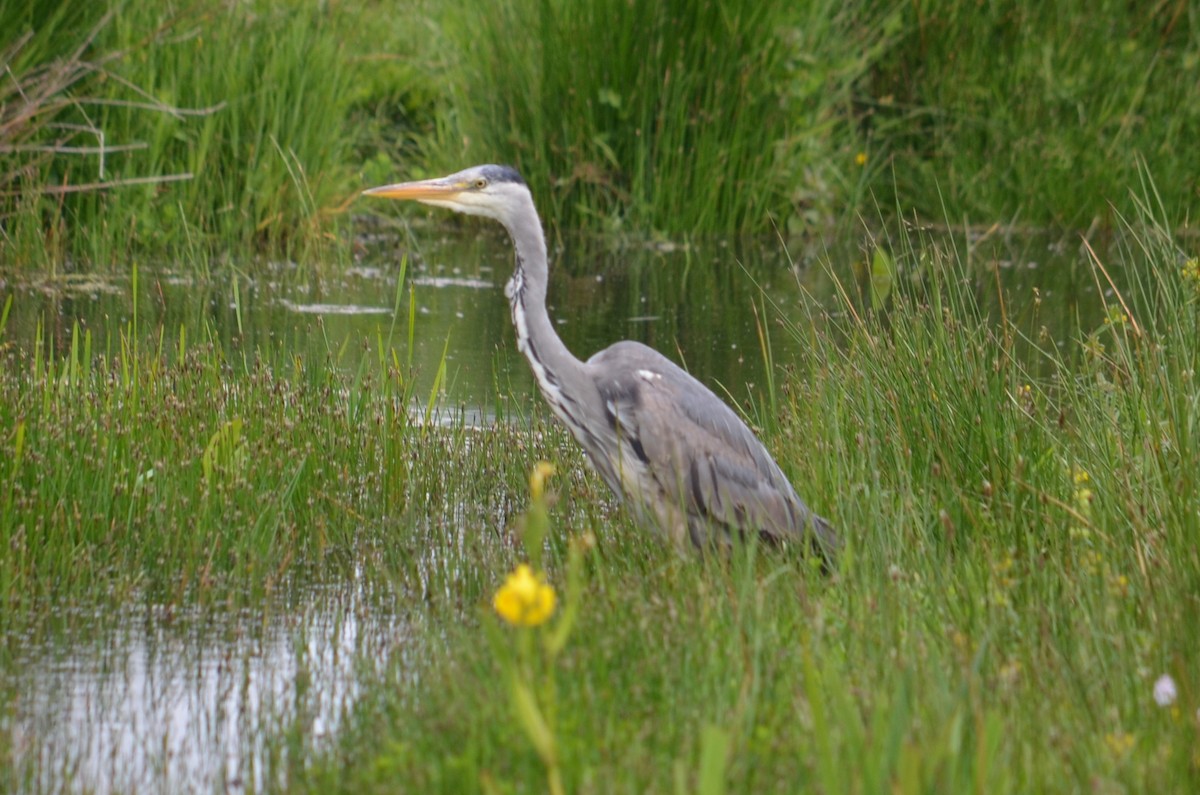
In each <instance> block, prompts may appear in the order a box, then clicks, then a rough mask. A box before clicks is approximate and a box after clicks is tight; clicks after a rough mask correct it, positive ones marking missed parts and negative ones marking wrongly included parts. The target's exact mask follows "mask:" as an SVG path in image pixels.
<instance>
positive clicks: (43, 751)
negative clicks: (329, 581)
mask: <svg viewBox="0 0 1200 795" xmlns="http://www.w3.org/2000/svg"><path fill="white" fill-rule="evenodd" d="M381 601H386V600H381V599H380V598H379V595H378V594H372V593H369V592H367V591H365V590H364V589H363V588H362V587H360V586H358V585H356V584H354V583H350V584H346V583H341V584H335V585H329V586H314V585H307V586H303V587H298V588H295V589H292V592H291V593H290V594H287V595H286V596H284V595H281V596H278V597H276V598H273V599H271V600H268V601H267V602H266V603H264V604H262V605H260V606H258V607H256V608H254V609H252V610H250V609H247V610H242V611H239V612H233V613H225V612H219V611H208V612H204V613H196V614H186V613H184V614H177V613H174V612H173V611H166V610H162V609H158V608H155V607H153V606H150V607H146V606H139V607H133V608H130V609H128V610H125V611H122V612H120V613H119V614H117V615H115V616H114V615H111V614H104V615H97V616H96V617H95V620H96V621H97V622H100V623H102V624H103V625H104V628H103V629H102V630H101V631H97V630H96V628H95V627H93V626H90V625H89V624H90V622H89V621H87V620H84V621H76V622H72V628H70V629H67V630H65V631H64V632H63V633H61V634H56V635H55V636H54V637H53V638H48V639H44V640H43V641H42V642H39V643H25V644H18V645H17V648H16V649H15V654H16V656H15V658H14V659H13V660H11V661H10V664H9V665H8V666H6V667H5V670H3V671H2V672H0V683H2V685H3V687H2V690H0V692H3V693H6V694H9V695H8V699H9V703H8V704H7V705H6V708H5V710H4V713H3V714H4V719H3V722H2V723H0V725H2V726H3V729H4V730H3V733H4V734H7V735H8V737H7V738H6V741H7V742H8V743H9V746H10V751H9V756H10V759H9V760H8V761H9V763H10V765H11V768H10V770H9V771H8V772H7V773H5V774H3V775H0V782H3V781H5V779H7V785H8V786H7V787H5V788H6V789H8V788H12V789H15V790H16V791H30V792H61V791H81V792H98V793H107V792H201V791H229V790H240V789H250V790H261V789H262V788H263V786H264V785H265V784H267V783H269V782H272V781H274V780H276V779H278V778H279V777H280V776H281V775H282V772H283V770H282V762H283V760H284V757H285V755H286V751H285V749H283V748H281V747H280V744H282V743H284V742H285V741H286V739H287V738H288V737H289V736H290V737H296V736H299V737H300V738H302V739H303V741H304V743H305V745H308V746H309V747H312V746H319V745H320V744H321V743H322V742H324V741H325V740H327V739H328V738H330V737H331V736H332V733H333V732H334V731H335V730H336V728H337V726H338V723H339V720H340V719H341V717H342V716H343V715H344V714H345V712H346V710H347V709H348V708H349V707H350V706H351V704H352V703H353V701H354V699H355V697H356V696H357V694H358V690H359V683H360V682H361V681H362V677H363V676H364V674H365V673H366V672H369V671H372V670H379V666H382V665H383V664H384V663H385V661H387V660H389V659H394V658H395V656H396V655H397V654H399V653H400V652H401V651H402V647H403V644H404V641H405V638H406V632H405V629H404V624H403V622H402V621H401V620H400V619H399V618H398V617H397V616H396V615H395V611H394V609H380V607H379V604H380V602H381ZM0 745H3V743H0Z"/></svg>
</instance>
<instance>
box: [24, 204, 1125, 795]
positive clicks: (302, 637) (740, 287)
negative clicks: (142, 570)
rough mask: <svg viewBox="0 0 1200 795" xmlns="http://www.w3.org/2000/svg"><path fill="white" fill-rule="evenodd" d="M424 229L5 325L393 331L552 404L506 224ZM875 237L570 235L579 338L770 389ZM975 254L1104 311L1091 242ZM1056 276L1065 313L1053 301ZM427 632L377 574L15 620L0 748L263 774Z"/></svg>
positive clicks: (377, 340) (860, 273) (559, 316)
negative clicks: (837, 241)
mask: <svg viewBox="0 0 1200 795" xmlns="http://www.w3.org/2000/svg"><path fill="white" fill-rule="evenodd" d="M422 237H427V238H428V239H429V240H432V241H434V242H425V243H424V244H423V248H421V249H420V250H418V251H416V252H415V254H414V261H413V262H412V264H411V266H410V269H409V280H408V282H407V283H406V284H403V285H401V284H399V279H398V277H399V266H398V254H397V252H398V251H399V250H400V248H401V246H400V244H399V242H398V241H396V240H394V239H388V238H377V239H373V240H369V239H368V240H364V242H363V245H362V252H363V253H362V257H361V259H360V261H359V262H358V263H357V264H356V265H355V266H354V267H351V268H348V269H346V270H344V271H332V270H331V269H325V271H326V272H325V273H324V274H323V275H321V276H314V275H311V274H308V273H306V272H302V270H301V269H299V268H296V267H294V266H291V265H286V264H284V265H277V266H275V267H272V268H270V269H267V271H266V274H265V275H264V276H259V277H256V278H249V277H247V276H245V275H236V276H233V277H230V278H226V279H215V280H211V281H200V280H196V279H193V278H190V277H188V276H183V275H180V274H177V273H173V272H172V271H171V270H170V269H169V268H152V267H146V266H143V267H142V268H140V269H139V273H138V295H137V296H136V302H135V301H134V300H133V296H132V279H131V278H129V277H125V278H115V279H105V280H79V281H69V280H59V281H56V282H53V283H51V284H47V285H20V286H16V287H12V286H5V285H3V284H0V301H3V299H4V297H5V293H6V292H16V294H17V296H18V297H17V300H15V302H14V305H13V309H12V314H11V317H10V318H9V322H8V328H7V330H6V332H5V339H6V341H9V342H11V343H13V344H17V345H31V344H33V340H34V339H36V338H37V335H38V333H39V332H38V329H39V326H40V327H41V329H42V330H41V335H42V338H43V339H44V340H45V345H46V346H47V348H48V352H49V353H51V354H62V353H64V352H65V351H67V350H69V346H70V344H71V338H72V329H73V327H74V326H75V325H76V324H79V325H80V327H82V328H83V329H86V330H88V331H90V333H91V335H92V340H93V350H94V351H103V350H108V351H110V352H111V351H113V350H114V347H115V346H116V345H117V344H118V342H117V340H119V334H120V333H121V332H127V333H136V334H139V335H146V336H149V337H151V338H156V337H157V335H158V334H159V333H160V332H161V333H162V334H163V336H164V338H165V339H166V340H167V341H168V344H169V341H170V340H173V339H175V338H176V336H177V335H178V333H179V330H180V329H181V328H182V329H186V333H187V335H188V338H189V340H191V341H193V342H196V341H205V340H209V341H211V342H212V343H213V344H215V345H218V346H220V347H221V348H222V349H224V350H225V352H226V354H227V355H228V356H229V357H230V358H231V359H233V360H237V359H238V358H239V357H256V356H262V357H264V358H266V359H267V360H269V361H273V362H287V361H290V360H292V359H293V358H300V359H302V360H311V359H313V358H314V357H317V358H322V359H329V360H332V361H333V362H335V364H336V365H337V366H339V367H342V368H345V369H346V370H347V371H350V372H353V371H354V369H355V368H356V367H358V364H359V362H360V361H361V359H362V357H366V356H378V355H379V353H380V349H381V348H382V349H384V350H390V351H394V352H395V355H396V356H397V358H398V359H399V360H400V361H401V362H405V361H407V360H408V359H409V358H411V361H412V364H413V365H414V367H415V371H416V373H417V374H418V375H417V378H418V384H417V386H416V389H415V393H416V394H418V395H421V396H428V395H430V393H431V391H432V386H433V384H434V375H435V373H436V371H437V368H438V363H439V362H440V361H441V360H442V357H443V355H444V356H445V360H446V363H447V377H446V381H445V385H444V393H443V394H442V395H441V396H440V397H439V396H435V398H434V399H435V400H437V401H438V402H439V403H440V405H442V406H445V407H447V408H449V409H450V410H451V412H452V413H453V414H455V415H458V416H464V417H466V418H467V419H468V421H471V422H479V423H487V422H494V421H497V417H498V416H500V417H502V416H504V414H505V411H506V409H505V407H506V406H511V405H513V404H521V405H523V406H527V405H532V404H533V402H534V401H535V400H536V395H535V391H534V385H533V383H532V379H531V376H530V374H529V371H528V367H527V365H526V364H525V362H524V361H523V360H522V359H521V358H520V356H519V355H518V354H517V352H516V350H515V342H514V339H513V331H512V328H511V324H510V319H509V314H508V305H507V302H506V301H505V299H504V297H503V286H504V282H505V281H506V280H507V278H508V276H509V273H510V267H511V253H510V250H509V249H508V246H507V241H505V240H504V239H503V238H500V237H495V236H491V235H484V236H479V237H477V236H476V227H471V231H470V232H466V233H464V232H463V230H457V231H456V232H455V233H454V234H453V235H452V239H451V240H448V241H437V240H436V235H435V234H433V233H430V234H429V235H422ZM960 245H964V246H969V245H970V241H966V242H963V243H961V244H960ZM863 248H864V246H863V245H862V244H861V242H860V241H853V240H851V241H846V242H844V243H843V244H841V247H840V248H838V249H836V250H832V251H831V250H827V249H819V250H818V251H817V254H818V255H819V257H820V258H821V259H822V260H823V261H826V262H835V263H842V264H841V265H839V266H837V268H830V267H828V266H818V265H814V264H810V260H811V257H809V258H805V257H801V258H800V264H799V265H795V264H793V263H792V262H791V261H790V260H789V259H788V258H787V257H786V256H784V254H783V253H782V251H781V250H780V248H779V246H778V245H776V244H768V245H766V246H754V245H748V246H744V247H742V248H736V249H735V248H731V247H724V246H717V247H712V248H707V249H705V248H694V249H689V248H678V247H659V248H650V247H635V248H628V249H622V250H612V249H605V250H601V251H588V250H587V249H585V248H578V247H577V248H574V249H572V250H567V251H564V252H556V253H555V254H554V260H555V261H554V264H553V272H552V283H551V288H550V293H549V303H550V305H551V314H552V317H554V318H555V322H556V324H557V328H558V331H559V333H560V335H561V336H562V337H563V338H564V340H565V341H566V343H567V345H568V346H569V347H570V348H571V350H573V351H574V352H575V353H576V354H577V355H579V356H580V357H586V356H588V355H590V354H591V353H593V352H595V351H596V350H598V349H600V348H602V347H604V346H605V345H608V344H610V343H612V342H614V341H616V340H618V339H636V340H641V341H643V342H645V343H647V344H649V345H651V346H653V347H655V348H657V349H658V350H660V351H662V352H663V353H665V354H666V355H668V356H670V357H671V358H673V359H675V360H676V361H679V362H681V363H683V364H685V366H686V367H687V368H688V369H689V370H690V371H691V372H693V373H694V374H696V375H697V377H699V378H700V379H701V380H702V381H704V382H705V383H707V384H709V385H710V386H711V387H713V388H714V390H715V391H717V392H718V394H727V395H730V396H732V398H733V399H735V400H737V401H739V402H740V401H743V400H747V399H751V400H761V397H762V391H763V388H764V383H763V382H764V374H765V370H764V355H763V350H762V344H763V343H762V340H763V339H764V338H763V337H761V336H760V330H762V331H763V332H765V334H766V337H765V339H766V340H768V341H769V344H770V349H771V355H772V357H773V358H774V361H775V362H776V363H777V364H786V363H787V362H788V361H789V360H792V359H795V358H796V357H799V356H802V355H803V351H801V350H799V347H798V346H799V345H800V344H801V343H800V342H799V341H798V340H797V339H796V338H795V337H794V336H793V335H791V334H788V333H787V332H786V330H785V329H784V328H783V325H784V324H783V323H782V322H781V321H783V320H791V321H795V322H798V323H800V324H801V325H803V324H805V323H806V322H807V317H808V312H809V311H810V310H811V309H812V308H814V307H819V306H821V305H823V306H825V307H827V308H831V310H832V311H834V312H837V311H840V307H844V303H842V299H841V297H840V296H841V295H842V293H843V290H844V291H846V292H847V293H849V294H851V295H853V296H854V297H855V299H856V300H858V299H859V298H860V297H861V290H862V288H863V285H864V283H865V281H866V279H867V277H866V275H865V270H864V268H865V266H864V265H862V264H861V263H865V262H867V261H869V260H868V259H867V258H866V257H865V256H864V254H863V253H862V249H863ZM972 257H973V260H972V262H973V263H975V264H974V265H973V269H972V272H971V273H970V274H969V275H968V278H969V279H971V282H972V286H973V290H974V292H975V294H976V296H977V299H978V301H979V303H980V305H981V307H982V308H983V309H984V311H985V312H988V313H990V314H993V315H997V314H998V312H999V309H1000V305H999V301H998V300H997V295H999V293H998V292H997V286H998V285H999V287H1000V288H1002V289H1003V291H1004V294H1005V296H1006V303H1005V307H1004V311H1005V312H1006V313H1007V314H1008V316H1009V317H1010V318H1017V319H1018V320H1019V322H1022V323H1025V324H1026V325H1027V326H1028V330H1029V333H1030V334H1031V335H1032V334H1034V333H1036V332H1037V330H1038V327H1040V326H1049V327H1050V333H1051V334H1053V335H1056V336H1057V337H1058V341H1060V342H1061V341H1062V340H1061V335H1062V333H1063V332H1062V329H1065V328H1068V327H1070V325H1071V324H1073V323H1074V322H1075V318H1077V317H1078V318H1092V321H1094V322H1095V323H1099V322H1100V321H1101V309H1100V303H1099V301H1098V300H1095V298H1094V292H1095V290H1094V287H1093V285H1092V282H1091V273H1090V271H1089V270H1088V269H1087V267H1086V264H1085V261H1084V260H1083V258H1082V256H1081V254H1080V253H1079V251H1078V248H1077V246H1076V245H1072V244H1069V243H1067V244H1064V243H1062V242H1061V241H1057V242H1056V241H1038V240H1029V239H1025V240H1020V241H1007V240H992V241H991V245H990V247H989V248H987V249H986V250H984V249H982V248H981V249H979V250H978V251H974V252H972ZM856 262H857V263H860V264H859V265H858V266H857V267H855V265H854V263H856ZM410 287H411V291H410ZM1035 289H1036V291H1037V293H1038V294H1039V295H1040V297H1041V300H1042V301H1043V303H1044V304H1045V305H1046V306H1051V307H1053V311H1047V310H1046V308H1045V306H1043V308H1042V310H1040V312H1035V311H1034V309H1033V308H1032V307H1033V301H1032V298H1033V295H1034V291H1035ZM135 306H136V313H135ZM396 307H398V308H399V311H398V312H395V311H394V309H395V308H396ZM410 310H411V311H412V312H413V314H414V317H415V319H416V328H415V335H414V339H413V341H412V346H411V348H410V347H409V341H408V331H407V318H408V316H409V312H410ZM135 315H136V329H135V326H134V322H135ZM1022 318H1024V320H1021V319H1022ZM1087 322H1089V321H1086V320H1085V325H1086V323H1087ZM414 410H420V407H419V406H418V407H414ZM80 609H81V610H86V609H85V608H80ZM407 638H408V633H407V632H406V628H405V625H404V622H403V621H402V620H401V619H400V618H399V617H398V614H397V610H396V608H395V603H394V602H393V601H392V600H391V598H390V596H389V595H388V594H386V593H379V592H376V591H373V590H371V589H368V588H366V587H365V586H364V585H363V584H362V583H361V582H358V581H357V580H355V579H350V580H347V581H345V582H334V583H314V582H306V581H303V579H302V578H299V577H297V578H296V581H294V582H293V583H291V584H290V585H289V586H288V587H287V588H283V589H280V591H278V592H277V593H276V594H274V595H273V596H272V597H271V598H269V599H267V600H265V601H262V602H260V603H258V604H256V605H255V606H254V607H253V608H251V609H245V610H240V611H235V612H232V613H222V612H220V611H214V610H212V609H208V610H205V611H200V610H197V611H196V612H194V613H189V612H188V611H187V610H186V609H185V610H182V611H168V610H165V609H163V608H161V607H158V606H156V605H153V604H146V603H137V604H133V605H130V606H128V607H125V608H123V609H121V610H118V611H116V612H112V611H104V612H100V613H97V614H95V615H84V616H75V617H74V620H70V621H66V622H64V628H63V629H62V630H61V631H45V632H39V634H38V636H36V637H33V636H29V637H25V636H22V637H7V638H5V646H6V649H7V654H6V655H5V658H4V663H3V664H2V665H0V694H3V695H4V701H3V703H4V711H3V712H0V754H2V752H5V751H7V756H8V757H9V758H10V759H11V760H12V761H13V763H14V765H15V769H14V770H13V771H11V774H10V775H11V776H12V777H11V778H10V779H7V780H8V781H9V782H10V783H11V784H13V785H14V786H15V787H16V788H17V789H19V790H24V791H30V792H43V791H45V792H54V791H96V792H158V791H230V790H234V791H236V790H241V789H255V790H257V789H261V788H262V787H263V786H264V785H267V784H270V783H272V782H273V781H274V778H273V777H276V776H278V775H279V771H280V770H281V769H283V768H282V765H280V764H279V759H280V755H281V754H286V749H282V748H280V747H279V744H280V743H281V742H283V740H282V739H281V738H285V737H287V736H289V733H300V734H301V735H303V736H305V737H306V738H307V740H308V741H311V744H312V745H315V746H318V747H319V745H320V743H322V742H325V741H326V740H327V738H330V737H332V736H333V734H334V733H336V731H337V728H338V726H339V721H340V720H341V718H342V716H343V715H344V714H345V711H346V710H347V709H348V708H350V706H351V705H352V704H353V703H354V699H355V697H356V695H357V694H358V692H359V682H361V677H362V676H363V675H364V674H369V672H371V671H378V670H381V669H382V668H383V667H384V666H387V665H389V664H394V663H395V661H396V660H397V659H398V658H402V657H403V655H405V654H417V653H419V651H420V650H419V649H413V648H411V647H410V645H408V643H407V642H406V641H407ZM5 743H7V744H8V746H9V747H8V748H7V749H5V748H4V745H5ZM0 780H5V779H0Z"/></svg>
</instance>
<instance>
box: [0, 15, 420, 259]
mask: <svg viewBox="0 0 1200 795" xmlns="http://www.w3.org/2000/svg"><path fill="white" fill-rule="evenodd" d="M78 6H79V4H77V3H69V2H62V3H54V2H36V1H35V0H24V2H18V3H14V4H10V5H6V8H5V11H4V14H5V16H4V17H3V18H2V19H0V21H3V22H4V23H5V29H6V30H7V31H11V32H12V35H13V36H14V37H15V36H17V35H18V33H19V32H22V31H28V33H29V34H30V36H31V38H30V39H29V40H28V41H24V40H23V39H20V38H17V39H15V42H14V44H13V45H12V48H11V50H10V51H9V52H8V53H7V54H6V65H8V66H9V67H10V68H14V69H15V73H16V75H18V79H17V80H16V81H10V82H8V83H7V85H6V87H5V90H6V92H7V93H6V94H5V95H3V96H0V99H6V100H8V104H7V105H6V106H5V108H4V113H3V115H0V122H4V124H3V126H0V144H3V145H4V146H3V147H0V188H2V189H3V191H2V192H0V221H2V222H3V226H2V227H0V231H2V232H3V234H0V258H2V259H0V261H3V262H5V263H6V264H7V265H9V266H10V267H11V266H16V267H19V268H29V269H36V270H42V271H45V270H49V271H55V270H59V269H62V268H64V266H66V267H79V266H80V265H81V264H90V265H92V266H94V267H99V268H101V269H104V268H123V267H124V266H125V265H126V259H127V258H128V257H129V255H130V253H131V252H140V253H143V254H144V255H148V256H151V257H153V258H154V259H156V260H158V259H160V258H162V259H168V260H181V261H182V263H183V264H184V265H185V266H187V267H188V268H189V269H193V268H194V269H198V270H201V271H207V270H209V269H210V268H211V267H213V266H212V261H213V259H214V257H215V256H216V255H219V254H227V255H233V256H234V257H236V258H237V259H240V260H244V259H249V258H252V257H253V256H255V255H256V254H258V253H266V254H268V255H270V256H273V257H278V256H300V255H302V254H303V253H304V252H306V251H310V252H313V251H315V252H328V251H333V250H336V249H337V248H338V246H339V244H338V242H337V241H338V239H339V238H337V237H335V236H334V235H333V234H332V233H333V232H334V231H335V230H338V229H339V228H340V227H339V222H340V221H342V220H343V219H344V217H345V211H346V207H347V206H348V203H349V201H350V200H351V199H352V198H353V197H354V196H355V194H356V193H357V191H358V190H359V189H361V187H362V186H363V178H362V176H361V172H362V171H363V170H364V168H365V170H366V171H367V172H369V173H373V174H379V173H380V172H390V167H389V163H390V161H389V155H388V154H387V152H384V151H381V150H383V149H384V147H383V145H382V143H381V141H382V139H383V136H384V135H385V134H386V136H387V137H388V139H389V146H388V147H387V150H388V151H390V152H392V153H394V154H400V153H402V152H404V151H407V149H408V148H410V147H411V146H412V132H411V131H412V130H416V129H419V128H420V127H421V126H422V125H428V124H429V123H430V122H429V116H428V113H429V108H430V105H431V103H432V97H431V95H430V94H429V93H428V91H425V90H423V88H422V84H421V77H420V75H419V74H418V73H417V72H416V71H415V70H414V69H412V67H411V65H410V64H409V63H406V62H402V61H398V60H396V59H388V58H385V57H382V56H383V55H384V53H385V52H386V51H388V50H405V49H410V50H411V46H410V41H409V37H412V38H415V33H414V32H413V31H411V30H410V29H407V28H403V27H400V26H398V25H393V24H387V25H382V24H379V23H380V21H381V20H390V19H391V18H392V16H393V12H394V11H397V10H395V9H391V10H388V11H386V12H385V11H384V10H383V9H380V8H377V7H375V6H374V5H370V4H352V5H351V7H349V8H345V9H344V10H343V6H342V4H334V5H333V6H328V7H324V6H318V5H314V4H312V3H301V2H282V3H278V2H256V3H237V4H234V5H232V6H230V5H229V4H226V3H220V2H213V1H212V0H192V1H191V2H172V3H165V4H164V3H151V2H145V1H144V0H129V2H122V3H116V4H113V12H112V13H111V14H107V15H101V14H99V13H93V14H84V13H83V12H81V11H78V10H76V9H77V7H78ZM416 7H417V5H416V4H413V6H412V7H411V8H409V9H408V11H409V12H412V10H413V8H416ZM47 11H50V12H52V13H46V12H47ZM399 11H403V9H400V10H399ZM17 45H21V46H17ZM9 122H11V123H9ZM384 122H386V125H387V126H386V133H385V132H384V131H383V130H382V129H381V125H382V124H383V123H384ZM367 142H369V145H367ZM363 163H367V164H368V165H367V166H365V167H364V166H363ZM343 238H344V236H343ZM314 258H316V257H315V255H310V257H309V259H314Z"/></svg>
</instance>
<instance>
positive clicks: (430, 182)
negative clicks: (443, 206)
mask: <svg viewBox="0 0 1200 795" xmlns="http://www.w3.org/2000/svg"><path fill="white" fill-rule="evenodd" d="M465 188H466V186H465V185H463V184H462V183H459V182H448V181H446V180H445V179H426V180H421V181H420V182H399V183H397V184H395V185H384V186H383V187H380V188H371V189H370V190H364V191H363V196H380V197H382V198H384V199H408V200H410V201H427V200H429V199H434V200H437V199H442V200H446V199H453V198H454V197H455V196H457V195H458V194H460V193H462V192H463V190H464V189H465Z"/></svg>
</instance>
